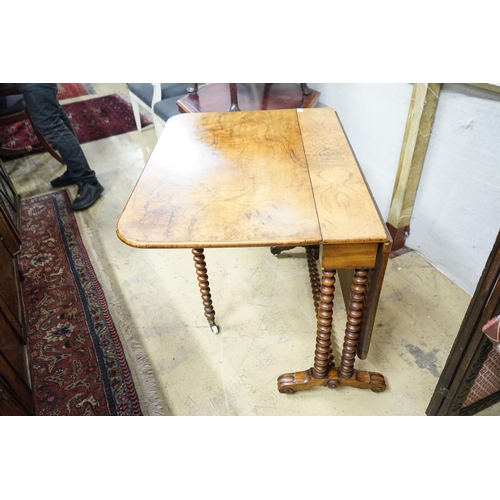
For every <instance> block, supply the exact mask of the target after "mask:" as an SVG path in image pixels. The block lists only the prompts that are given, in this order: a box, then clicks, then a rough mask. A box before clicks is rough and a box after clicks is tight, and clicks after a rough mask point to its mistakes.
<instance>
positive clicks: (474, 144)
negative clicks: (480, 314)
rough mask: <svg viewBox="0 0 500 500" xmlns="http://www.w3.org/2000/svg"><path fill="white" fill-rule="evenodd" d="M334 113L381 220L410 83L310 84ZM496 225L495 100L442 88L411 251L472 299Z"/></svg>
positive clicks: (498, 131) (499, 169)
mask: <svg viewBox="0 0 500 500" xmlns="http://www.w3.org/2000/svg"><path fill="white" fill-rule="evenodd" d="M309 86H310V87H311V88H314V89H316V90H318V91H320V92H321V96H320V102H321V103H322V104H324V105H327V106H330V107H332V108H334V109H335V110H336V111H337V113H338V115H339V117H340V120H341V121H342V123H343V125H344V128H345V130H346V133H347V135H348V137H349V140H350V141H351V144H352V147H353V149H354V152H355V154H356V156H357V158H358V161H359V163H360V165H361V167H362V169H363V172H364V174H365V176H366V178H367V181H368V183H369V185H370V188H371V190H372V193H373V195H374V198H375V200H376V201H377V204H378V206H379V208H380V211H381V213H382V216H383V218H384V219H385V220H387V215H388V213H389V207H390V202H391V198H392V191H393V188H394V180H395V177H396V171H397V166H398V161H399V154H400V151H401V145H402V140H403V134H404V128H405V124H406V118H407V115H408V107H409V103H410V97H411V91H412V85H411V84H334V83H311V84H309ZM499 228H500V96H498V95H497V94H494V93H492V92H488V91H484V90H480V89H475V88H473V87H471V86H468V85H465V84H443V88H442V91H441V94H440V98H439V103H438V107H437V110H436V117H435V121H434V126H433V130H432V135H431V138H430V140H429V146H428V150H427V155H426V158H425V162H424V168H423V172H422V177H421V181H420V184H419V188H418V192H417V198H416V200H415V207H414V211H413V215H412V219H411V221H410V236H409V237H408V239H407V241H406V245H407V246H408V247H409V248H412V249H414V250H415V251H417V252H419V253H420V254H421V255H423V256H424V257H425V258H426V259H427V260H428V261H429V262H430V263H431V264H433V265H434V266H435V267H437V268H438V269H439V270H440V271H441V272H442V273H443V274H445V275H446V276H448V277H449V278H450V279H451V280H452V281H454V282H455V283H457V284H458V285H459V286H460V287H461V288H463V289H464V290H465V291H466V292H468V293H469V294H471V295H472V294H473V293H474V290H475V287H476V284H477V281H478V279H479V277H480V276H481V273H482V271H483V268H484V264H485V263H486V260H487V258H488V255H489V253H490V251H491V247H492V246H493V242H494V240H495V238H496V235H497V232H498V230H499Z"/></svg>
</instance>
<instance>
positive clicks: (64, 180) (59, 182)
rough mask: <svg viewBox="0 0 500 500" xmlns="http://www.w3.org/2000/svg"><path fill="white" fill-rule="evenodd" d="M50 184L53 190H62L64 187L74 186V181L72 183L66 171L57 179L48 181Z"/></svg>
mask: <svg viewBox="0 0 500 500" xmlns="http://www.w3.org/2000/svg"><path fill="white" fill-rule="evenodd" d="M50 184H51V185H52V187H55V188H62V187H64V186H71V184H76V181H74V180H73V179H72V178H71V177H70V176H69V174H68V171H67V170H66V172H64V174H62V175H60V176H59V177H56V178H55V179H52V180H51V181H50Z"/></svg>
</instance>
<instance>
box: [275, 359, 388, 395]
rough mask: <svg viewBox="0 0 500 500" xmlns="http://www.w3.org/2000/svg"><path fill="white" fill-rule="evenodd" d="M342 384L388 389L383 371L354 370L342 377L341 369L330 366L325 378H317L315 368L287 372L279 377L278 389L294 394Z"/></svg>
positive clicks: (283, 392) (363, 387) (372, 388)
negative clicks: (314, 388)
mask: <svg viewBox="0 0 500 500" xmlns="http://www.w3.org/2000/svg"><path fill="white" fill-rule="evenodd" d="M341 385H347V386H349V387H356V388H357V389H371V390H372V391H373V392H383V391H385V389H386V384H385V379H384V376H383V375H382V374H381V373H377V372H367V371H361V370H359V371H358V370H354V372H353V375H352V376H351V377H350V378H344V377H341V376H340V374H339V369H338V368H335V367H333V366H332V367H330V368H329V369H328V372H327V374H326V377H324V378H316V377H314V375H313V368H310V369H309V370H306V371H303V372H295V373H285V374H284V375H281V376H280V377H279V378H278V391H279V392H281V393H282V394H292V393H294V392H296V391H304V390H306V389H311V388H313V387H328V388H329V389H336V388H337V387H339V386H341Z"/></svg>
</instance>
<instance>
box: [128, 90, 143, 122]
mask: <svg viewBox="0 0 500 500" xmlns="http://www.w3.org/2000/svg"><path fill="white" fill-rule="evenodd" d="M129 94H130V102H131V103H132V111H133V113H134V120H135V125H136V127H137V130H139V131H141V130H142V125H141V112H140V110H139V103H138V102H137V101H136V99H135V98H134V97H133V94H132V92H129Z"/></svg>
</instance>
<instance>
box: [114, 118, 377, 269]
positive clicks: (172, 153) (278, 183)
mask: <svg viewBox="0 0 500 500" xmlns="http://www.w3.org/2000/svg"><path fill="white" fill-rule="evenodd" d="M117 233H118V236H119V237H120V238H121V239H122V240H123V241H124V242H125V243H127V244H129V245H132V246H136V247H155V248H196V247H199V248H207V247H231V246H272V245H307V244H319V243H323V244H327V245H343V244H346V245H348V246H349V245H352V244H353V243H358V244H367V246H366V248H367V250H366V254H367V259H365V257H364V256H363V255H362V258H361V260H360V264H361V265H364V266H366V267H369V265H368V264H369V262H371V260H374V249H375V250H376V245H374V243H376V242H382V241H385V240H386V233H385V230H384V226H383V224H382V222H381V220H380V217H379V215H378V212H377V209H376V207H375V206H374V203H373V200H372V198H371V195H370V193H369V191H368V188H367V187H366V184H365V182H364V179H363V177H362V174H361V172H360V170H359V167H358V165H357V163H356V160H355V158H354V156H353V154H352V151H351V149H350V147H349V144H348V142H347V139H346V137H345V135H344V132H343V130H342V127H341V125H340V123H339V121H338V119H337V116H336V113H335V112H334V111H333V110H332V109H328V108H318V109H299V110H295V109H288V110H272V111H248V112H246V111H241V112H232V113H202V114H181V115H178V116H176V117H174V118H172V119H170V120H169V121H168V122H167V124H166V126H165V129H164V131H163V133H162V135H161V137H160V139H159V141H158V143H157V145H156V147H155V149H154V151H153V153H152V155H151V157H150V159H149V161H148V163H147V165H146V167H145V169H144V170H143V173H142V174H141V177H140V179H139V181H138V183H137V185H136V187H135V189H134V191H133V192H132V195H131V197H130V199H129V201H128V203H127V205H126V207H125V209H124V211H123V213H122V216H121V218H120V220H119V222H118V225H117ZM337 248H338V250H339V252H337V254H336V255H339V256H342V255H344V254H345V252H343V251H342V248H341V246H338V247H337ZM361 248H362V249H363V248H365V247H361ZM345 249H347V248H345ZM361 254H363V251H361ZM348 255H349V253H347V257H346V259H348ZM326 256H327V257H328V252H326ZM335 259H336V260H335ZM335 259H333V261H332V263H334V264H335V266H334V267H342V265H339V264H343V262H344V258H343V257H342V258H341V257H339V258H337V257H335ZM339 259H341V260H339ZM365 260H367V262H365ZM327 263H328V262H327Z"/></svg>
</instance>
